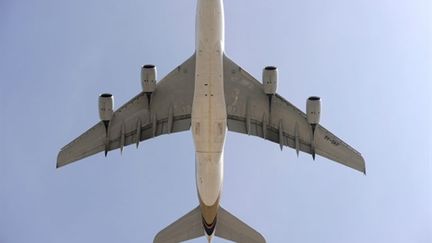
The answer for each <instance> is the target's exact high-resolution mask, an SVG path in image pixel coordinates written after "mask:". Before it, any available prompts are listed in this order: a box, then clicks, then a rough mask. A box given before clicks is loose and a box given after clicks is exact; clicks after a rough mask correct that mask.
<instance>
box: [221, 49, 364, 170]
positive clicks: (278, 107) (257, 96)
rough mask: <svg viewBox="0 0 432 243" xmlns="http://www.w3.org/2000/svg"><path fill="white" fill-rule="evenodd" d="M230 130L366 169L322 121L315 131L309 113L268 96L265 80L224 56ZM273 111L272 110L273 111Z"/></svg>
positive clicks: (275, 97) (356, 168)
mask: <svg viewBox="0 0 432 243" xmlns="http://www.w3.org/2000/svg"><path fill="white" fill-rule="evenodd" d="M224 88H225V102H226V104H227V113H228V130H230V131H234V132H239V133H244V134H248V135H254V136H257V137H261V138H264V139H266V140H269V141H271V142H274V143H277V144H279V145H280V147H281V149H282V148H283V146H288V147H291V148H293V149H296V151H297V154H298V152H299V151H303V152H305V153H309V154H312V155H313V156H315V153H316V154H319V155H321V156H323V157H325V158H328V159H331V160H334V161H336V162H339V163H341V164H343V165H345V166H348V167H351V168H353V169H355V170H358V171H360V172H363V173H366V167H365V162H364V159H363V157H362V156H361V154H360V153H359V152H357V151H356V150H355V149H353V148H351V147H350V146H349V145H348V144H346V143H345V142H343V141H342V140H341V139H340V138H338V137H336V136H335V135H333V134H332V133H331V132H329V131H328V130H327V129H325V128H324V127H322V126H321V125H317V127H316V129H315V133H313V132H312V129H311V126H310V125H309V123H308V121H307V118H306V114H305V113H304V112H302V111H301V110H299V109H298V108H297V107H295V106H294V105H292V104H291V103H289V102H288V101H286V100H285V99H284V98H283V97H281V96H280V95H278V94H275V96H274V97H273V98H272V101H271V110H270V104H269V102H270V101H269V99H268V97H267V95H266V94H265V93H264V90H263V85H262V83H260V82H258V81H257V80H256V79H255V78H254V77H252V76H251V75H250V74H249V73H247V72H246V71H245V70H243V69H242V68H241V67H239V66H238V65H237V64H235V63H234V62H233V61H232V60H230V59H229V58H228V57H227V56H224ZM270 111H271V112H270Z"/></svg>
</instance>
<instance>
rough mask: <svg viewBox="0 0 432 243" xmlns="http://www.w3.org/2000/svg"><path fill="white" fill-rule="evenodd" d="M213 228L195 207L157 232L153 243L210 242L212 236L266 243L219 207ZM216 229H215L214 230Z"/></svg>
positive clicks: (250, 242)
mask: <svg viewBox="0 0 432 243" xmlns="http://www.w3.org/2000/svg"><path fill="white" fill-rule="evenodd" d="M215 224H216V225H215V226H214V225H213V226H211V231H210V226H207V225H206V223H205V221H204V220H203V218H202V215H201V210H200V208H199V207H196V208H195V209H193V210H192V211H190V212H189V213H187V214H186V215H185V216H183V217H181V218H180V219H178V220H177V221H175V222H174V223H172V224H170V225H169V226H167V227H166V228H165V229H163V230H162V231H161V232H159V233H158V234H157V235H156V237H155V238H154V240H153V243H178V242H183V241H188V240H192V239H195V238H198V237H201V236H207V239H208V242H211V240H212V238H213V236H217V237H220V238H223V239H226V240H230V241H233V242H237V243H266V241H265V239H264V237H263V236H262V235H261V234H260V233H258V232H257V231H255V230H254V229H252V228H251V227H250V226H248V225H247V224H245V223H243V222H242V221H241V220H240V219H238V218H236V217H235V216H234V215H232V214H230V213H229V212H227V211H226V210H225V209H223V208H222V207H219V211H218V214H217V218H216V219H215ZM214 227H216V228H214Z"/></svg>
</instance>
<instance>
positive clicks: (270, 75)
mask: <svg viewBox="0 0 432 243" xmlns="http://www.w3.org/2000/svg"><path fill="white" fill-rule="evenodd" d="M262 80H263V86H264V93H266V94H268V95H274V94H275V93H276V89H277V81H278V70H277V67H274V66H268V67H265V68H264V70H263V77H262Z"/></svg>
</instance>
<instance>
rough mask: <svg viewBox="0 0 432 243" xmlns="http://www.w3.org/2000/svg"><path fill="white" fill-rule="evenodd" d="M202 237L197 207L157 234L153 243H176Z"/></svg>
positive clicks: (202, 231)
mask: <svg viewBox="0 0 432 243" xmlns="http://www.w3.org/2000/svg"><path fill="white" fill-rule="evenodd" d="M200 236H204V229H203V225H202V218H201V211H200V208H199V207H196V208H195V209H194V210H192V211H190V212H189V213H187V214H186V215H185V216H183V217H181V218H180V219H178V220H177V221H175V222H174V223H172V224H170V225H169V226H168V227H166V228H165V229H163V230H162V231H161V232H159V233H158V234H157V235H156V237H155V238H154V240H153V243H178V242H183V241H187V240H192V239H195V238H198V237H200Z"/></svg>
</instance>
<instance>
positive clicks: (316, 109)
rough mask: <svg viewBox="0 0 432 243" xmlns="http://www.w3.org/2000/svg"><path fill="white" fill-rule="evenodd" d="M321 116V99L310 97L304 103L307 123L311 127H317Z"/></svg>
mask: <svg viewBox="0 0 432 243" xmlns="http://www.w3.org/2000/svg"><path fill="white" fill-rule="evenodd" d="M320 115H321V98H320V97H317V96H311V97H309V98H308V99H307V102H306V116H307V121H308V122H309V124H311V125H317V124H318V123H319V122H320Z"/></svg>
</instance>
